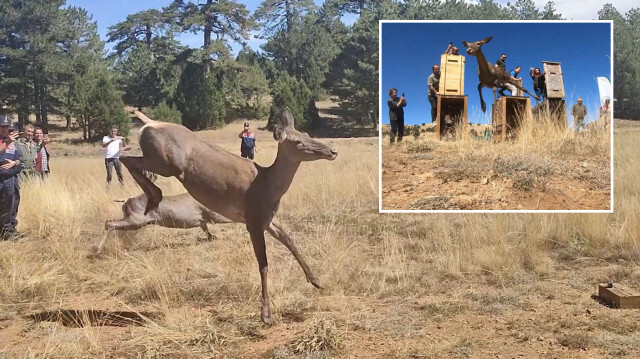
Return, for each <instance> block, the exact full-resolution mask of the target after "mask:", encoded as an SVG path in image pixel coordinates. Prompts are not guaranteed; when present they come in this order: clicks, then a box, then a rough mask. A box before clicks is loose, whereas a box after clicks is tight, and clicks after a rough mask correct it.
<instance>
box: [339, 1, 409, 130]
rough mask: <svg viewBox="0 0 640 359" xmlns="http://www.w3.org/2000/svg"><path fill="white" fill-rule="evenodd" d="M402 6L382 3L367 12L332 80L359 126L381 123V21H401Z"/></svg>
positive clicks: (351, 34)
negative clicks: (379, 68) (379, 99)
mask: <svg viewBox="0 0 640 359" xmlns="http://www.w3.org/2000/svg"><path fill="white" fill-rule="evenodd" d="M399 10H400V8H399V6H398V4H397V3H395V2H394V1H391V0H382V1H380V2H377V3H375V5H372V8H371V9H365V11H364V12H363V13H362V14H361V15H360V18H359V19H358V21H356V23H355V24H354V26H353V28H352V31H351V33H350V34H349V38H348V40H347V44H346V46H345V47H344V49H343V51H342V53H341V54H340V55H339V56H338V57H337V58H336V60H335V61H334V62H333V63H332V65H331V68H332V69H334V71H333V72H332V74H331V75H330V77H329V79H328V83H329V84H330V86H331V89H332V93H334V94H336V95H338V96H339V97H340V100H341V101H343V103H345V104H348V106H349V107H350V109H351V110H352V113H354V114H355V118H356V121H358V122H359V123H368V124H375V123H378V117H379V115H378V100H377V97H378V21H379V20H382V19H397V18H398V17H399Z"/></svg>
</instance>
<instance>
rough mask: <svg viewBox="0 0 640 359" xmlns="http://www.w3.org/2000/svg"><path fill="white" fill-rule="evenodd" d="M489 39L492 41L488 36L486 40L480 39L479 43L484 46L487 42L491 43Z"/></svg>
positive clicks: (491, 37)
mask: <svg viewBox="0 0 640 359" xmlns="http://www.w3.org/2000/svg"><path fill="white" fill-rule="evenodd" d="M491 39H493V36H489V37H487V38H486V39H482V40H480V42H481V43H483V44H486V43H487V42H489V41H491Z"/></svg>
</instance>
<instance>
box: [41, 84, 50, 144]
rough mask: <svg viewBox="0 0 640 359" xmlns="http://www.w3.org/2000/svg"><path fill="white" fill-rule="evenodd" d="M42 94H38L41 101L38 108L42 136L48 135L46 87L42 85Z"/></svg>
mask: <svg viewBox="0 0 640 359" xmlns="http://www.w3.org/2000/svg"><path fill="white" fill-rule="evenodd" d="M41 89H42V92H41V94H40V101H41V104H42V105H41V106H40V111H41V112H40V113H41V115H40V126H41V127H42V133H43V134H45V135H46V134H48V133H49V110H48V108H47V87H46V86H45V85H44V84H42V86H41Z"/></svg>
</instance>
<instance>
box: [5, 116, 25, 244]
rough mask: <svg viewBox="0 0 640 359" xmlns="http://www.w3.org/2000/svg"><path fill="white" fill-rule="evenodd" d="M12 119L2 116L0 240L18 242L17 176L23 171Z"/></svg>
mask: <svg viewBox="0 0 640 359" xmlns="http://www.w3.org/2000/svg"><path fill="white" fill-rule="evenodd" d="M12 130H13V126H12V124H11V119H9V118H8V117H5V116H0V142H2V145H1V147H0V149H2V150H1V151H0V240H17V239H18V237H19V234H18V231H17V230H16V226H15V221H14V219H15V218H16V216H17V213H15V209H16V208H15V197H16V193H15V192H16V190H18V191H19V188H18V189H16V185H15V183H16V180H17V175H18V173H20V170H22V164H21V163H20V155H19V153H18V148H17V146H16V142H15V140H16V139H17V135H18V134H17V133H11V132H12Z"/></svg>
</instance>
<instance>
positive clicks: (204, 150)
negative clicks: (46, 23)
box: [120, 108, 338, 324]
mask: <svg viewBox="0 0 640 359" xmlns="http://www.w3.org/2000/svg"><path fill="white" fill-rule="evenodd" d="M135 114H136V116H138V118H140V120H141V121H142V122H143V123H144V126H142V128H141V129H140V134H139V136H140V140H139V143H140V149H141V150H142V156H141V157H129V156H123V157H120V161H121V162H122V164H123V165H125V167H127V169H128V170H129V172H131V175H132V176H133V178H134V179H135V180H136V182H137V183H138V184H139V185H140V187H141V188H142V190H143V191H144V193H145V194H146V196H147V199H148V201H147V205H146V209H145V213H144V214H145V215H146V214H147V213H149V212H150V211H157V210H158V204H159V203H160V201H161V200H162V191H161V190H160V188H158V187H157V186H156V185H155V184H153V182H151V181H150V180H149V179H148V178H147V177H145V176H144V175H143V174H142V171H143V170H146V171H150V172H153V173H156V174H158V175H160V176H165V177H172V176H173V177H176V178H177V179H178V180H179V181H180V182H182V184H183V186H184V187H185V189H186V190H187V191H188V192H189V194H191V196H193V198H194V199H195V200H197V201H198V202H200V203H201V204H202V205H204V206H205V207H207V208H208V209H210V210H212V211H214V212H216V213H219V214H220V215H222V216H224V217H226V218H228V219H230V220H232V221H234V222H239V223H245V224H246V228H247V231H248V232H249V235H250V236H251V243H252V244H253V250H254V253H255V255H256V259H257V261H258V269H259V271H260V280H261V287H262V299H261V318H262V321H263V322H264V323H265V324H270V323H271V309H270V305H269V293H268V290H267V271H268V264H267V252H266V247H265V238H264V231H265V230H266V231H267V232H269V234H271V235H272V236H273V237H275V238H276V239H277V240H278V241H280V242H281V243H282V244H283V245H284V246H285V247H287V248H288V249H289V251H290V252H291V253H292V254H293V256H294V257H295V258H296V260H297V261H298V263H299V264H300V266H301V267H302V270H303V272H304V274H305V277H306V279H307V281H308V282H310V283H311V284H312V285H314V286H315V287H316V288H321V286H320V282H319V281H318V279H317V278H316V276H315V275H314V274H313V273H312V272H311V270H310V269H309V266H308V265H307V263H306V262H305V260H304V259H303V258H302V256H301V255H300V252H299V251H298V249H297V248H296V246H295V244H294V243H293V241H292V240H291V238H290V237H289V236H288V235H287V233H286V232H285V231H284V230H283V229H282V227H281V226H280V224H279V223H278V222H277V221H276V219H275V218H274V217H275V214H276V212H277V211H278V207H279V205H280V199H281V198H282V196H283V195H284V194H285V193H286V192H287V190H288V189H289V186H290V185H291V182H292V181H293V177H294V175H295V174H296V171H297V170H298V167H299V166H300V164H301V163H302V162H303V161H315V160H319V159H326V160H330V161H331V160H335V159H336V157H337V156H338V152H337V151H336V150H334V149H332V148H331V147H329V146H328V145H326V144H324V143H322V142H320V141H317V140H314V139H312V138H310V137H309V135H307V134H306V133H301V132H298V131H297V130H296V129H295V127H294V119H293V116H292V115H291V112H290V111H289V109H288V108H287V109H285V110H284V111H283V113H282V126H276V129H275V131H274V133H273V137H274V139H275V140H276V141H277V142H278V154H277V156H276V159H275V161H274V163H273V164H272V165H271V166H270V167H262V166H259V165H257V164H256V163H254V162H253V161H252V160H249V159H246V158H241V157H240V156H237V155H234V154H232V153H230V152H228V151H226V150H224V149H222V148H221V147H219V146H217V145H214V144H211V143H207V142H204V141H202V140H200V139H199V138H198V137H197V136H196V135H195V134H194V133H193V132H191V131H189V130H188V129H187V128H186V127H184V126H181V125H177V124H172V123H167V122H160V121H154V120H151V119H150V118H148V117H147V116H146V115H144V114H143V113H141V112H140V111H135Z"/></svg>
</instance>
